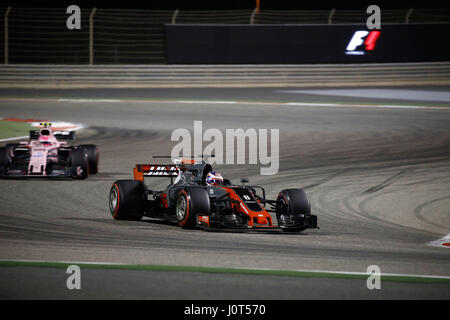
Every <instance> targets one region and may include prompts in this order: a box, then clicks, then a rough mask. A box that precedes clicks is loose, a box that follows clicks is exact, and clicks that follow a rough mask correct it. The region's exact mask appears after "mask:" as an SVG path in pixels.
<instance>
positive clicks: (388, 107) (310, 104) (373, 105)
mask: <svg viewBox="0 0 450 320" xmlns="http://www.w3.org/2000/svg"><path fill="white" fill-rule="evenodd" d="M1 100H4V101H31V102H33V101H57V102H73V103H105V102H106V103H108V102H110V103H186V104H248V105H287V106H305V107H308V106H311V107H341V108H367V109H368V108H380V109H423V110H426V109H430V110H431V109H439V110H448V111H450V108H449V107H439V106H420V105H387V104H386V105H384V104H345V103H314V102H276V101H274V102H269V101H267V102H261V101H236V100H229V101H227V100H157V99H155V100H152V99H128V98H125V99H55V98H37V99H35V100H33V99H32V98H0V101H1Z"/></svg>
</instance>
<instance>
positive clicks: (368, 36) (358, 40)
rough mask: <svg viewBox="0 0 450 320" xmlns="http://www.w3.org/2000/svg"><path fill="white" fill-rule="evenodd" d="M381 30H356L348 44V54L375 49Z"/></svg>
mask: <svg viewBox="0 0 450 320" xmlns="http://www.w3.org/2000/svg"><path fill="white" fill-rule="evenodd" d="M380 34H381V31H377V30H373V31H366V30H359V31H355V33H354V34H353V37H352V38H351V39H350V42H349V43H348V45H347V48H346V51H345V54H348V55H364V54H366V52H367V51H372V50H374V49H375V46H376V43H377V40H378V38H379V37H380Z"/></svg>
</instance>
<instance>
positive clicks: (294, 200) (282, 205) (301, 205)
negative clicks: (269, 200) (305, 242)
mask: <svg viewBox="0 0 450 320" xmlns="http://www.w3.org/2000/svg"><path fill="white" fill-rule="evenodd" d="M276 215H277V219H278V223H279V224H281V228H282V230H283V231H294V232H295V231H301V230H303V229H304V228H303V227H300V228H284V227H283V221H284V220H285V219H289V218H291V217H295V216H298V215H303V216H310V215H311V203H310V202H309V199H308V196H307V195H306V193H305V191H303V190H302V189H284V190H281V191H280V193H279V194H278V197H277V204H276Z"/></svg>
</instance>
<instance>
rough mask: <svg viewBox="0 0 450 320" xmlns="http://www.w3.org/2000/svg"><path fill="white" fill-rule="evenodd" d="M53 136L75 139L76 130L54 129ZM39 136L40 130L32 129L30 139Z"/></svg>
mask: <svg viewBox="0 0 450 320" xmlns="http://www.w3.org/2000/svg"><path fill="white" fill-rule="evenodd" d="M53 136H54V137H55V138H56V139H58V140H66V141H73V140H74V139H75V131H53ZM38 138H39V130H30V140H37V139H38Z"/></svg>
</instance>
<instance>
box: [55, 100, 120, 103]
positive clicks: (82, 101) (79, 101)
mask: <svg viewBox="0 0 450 320" xmlns="http://www.w3.org/2000/svg"><path fill="white" fill-rule="evenodd" d="M58 102H78V103H85V102H122V101H121V100H120V99H58Z"/></svg>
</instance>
